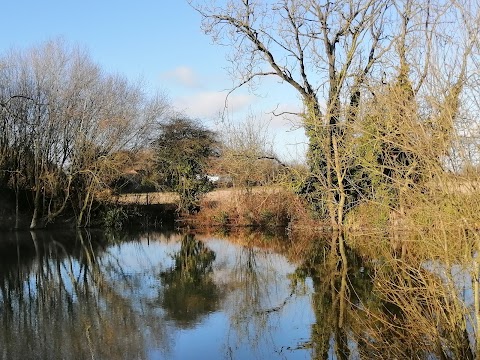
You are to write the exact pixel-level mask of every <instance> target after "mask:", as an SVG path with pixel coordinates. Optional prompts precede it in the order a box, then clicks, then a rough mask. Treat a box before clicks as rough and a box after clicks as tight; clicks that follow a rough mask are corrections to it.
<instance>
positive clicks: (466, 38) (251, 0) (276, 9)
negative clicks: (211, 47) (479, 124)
mask: <svg viewBox="0 0 480 360" xmlns="http://www.w3.org/2000/svg"><path fill="white" fill-rule="evenodd" d="M189 3H190V4H191V5H192V6H193V7H194V8H195V9H196V10H197V11H198V12H199V13H200V14H201V15H202V17H203V25H202V28H203V30H204V31H205V33H207V34H209V35H211V36H212V37H213V39H214V40H215V41H216V42H217V43H220V44H226V45H229V46H231V49H232V52H231V57H230V60H231V63H232V68H231V69H230V70H231V72H232V75H233V76H234V77H235V78H236V79H237V81H238V82H237V86H236V87H235V88H234V89H233V90H232V91H234V90H235V89H236V88H238V87H241V86H243V85H246V84H252V83H255V82H256V81H257V80H259V79H260V78H262V77H265V76H275V77H277V78H280V79H281V80H282V82H283V83H285V84H287V85H289V86H291V87H293V88H294V89H295V90H296V91H297V92H298V94H299V96H300V98H301V99H302V101H303V103H304V106H305V112H304V113H303V114H300V115H301V116H302V117H303V119H304V127H305V131H306V134H307V136H308V138H309V151H308V162H309V165H310V170H311V175H310V179H309V181H307V182H306V184H305V186H304V189H303V190H304V192H305V193H307V194H308V196H309V198H310V200H311V201H312V203H313V204H317V205H318V206H317V208H318V209H320V208H322V207H323V208H325V215H326V216H327V217H328V218H329V219H330V223H331V226H332V227H333V228H338V227H341V226H342V224H343V222H344V215H345V210H348V209H350V208H352V207H353V206H354V205H355V204H356V203H358V202H359V201H362V200H363V199H366V198H368V197H369V196H370V194H369V184H370V180H369V179H367V181H365V180H366V179H365V178H364V177H363V175H362V168H363V167H364V166H365V164H362V163H361V162H359V145H358V139H359V138H360V137H361V136H362V134H364V133H365V129H362V125H361V123H362V122H364V121H365V120H366V119H369V118H370V120H371V119H372V118H371V117H369V112H371V111H372V110H373V111H374V112H375V111H377V110H378V112H379V116H378V117H377V118H376V119H375V120H374V121H373V126H374V127H376V126H377V125H378V126H379V127H380V128H381V127H383V126H384V125H382V122H383V115H382V110H381V109H376V108H375V107H376V106H379V105H381V102H380V103H379V102H376V101H377V98H378V96H384V95H385V94H390V95H391V99H394V100H393V101H394V102H395V101H396V102H397V105H396V106H395V107H390V109H391V110H393V111H394V112H396V113H395V114H393V113H392V114H387V115H388V116H390V117H389V118H390V119H392V121H397V122H398V124H399V128H403V129H404V130H405V129H406V128H408V124H409V123H410V124H414V123H415V125H412V126H413V127H410V128H409V130H405V131H406V132H405V133H404V135H405V137H404V138H408V141H409V143H405V144H404V148H402V147H399V148H398V150H399V151H400V152H402V153H403V154H404V155H405V154H407V153H408V151H410V150H411V148H412V147H416V146H417V145H418V144H421V143H422V141H421V140H419V139H420V138H419V137H418V136H417V135H416V131H417V130H419V129H421V130H422V131H423V133H424V134H425V135H428V136H426V137H425V136H424V137H423V140H428V141H426V142H425V143H428V144H432V141H433V140H434V138H435V137H436V136H437V137H438V136H442V137H444V139H443V140H445V141H443V140H442V141H443V143H444V144H443V145H442V146H443V148H442V149H437V150H438V151H437V152H436V153H434V152H430V153H429V156H432V157H433V158H434V160H435V161H436V162H437V163H440V162H441V161H443V160H442V158H441V157H442V156H443V155H444V154H445V153H446V152H447V149H450V148H451V146H452V145H451V142H449V141H447V138H451V130H452V129H453V125H452V124H453V123H454V122H455V121H456V119H457V116H456V113H457V110H455V108H456V107H457V108H458V106H459V104H460V102H459V101H460V97H461V95H462V93H463V92H464V88H463V85H464V83H465V80H466V79H467V78H468V75H467V71H468V67H469V64H471V62H472V57H471V50H472V46H473V43H474V41H475V40H474V39H475V37H474V36H473V35H472V34H475V33H476V32H475V29H477V26H476V25H472V24H475V21H473V22H472V21H470V20H474V19H472V18H470V16H471V15H468V14H471V13H472V11H473V13H477V12H478V9H475V6H474V5H472V4H470V5H468V4H467V2H465V3H461V2H458V1H450V0H446V1H435V2H426V3H425V2H421V1H415V0H391V1H382V2H380V1H374V0H362V1H351V0H336V1H333V2H331V1H317V0H279V1H261V0H241V1H240V0H230V1H227V2H219V1H212V2H206V1H200V0H198V1H195V0H190V1H189ZM467 5H468V6H467ZM469 6H470V7H469ZM467 9H468V10H469V11H470V12H469V11H467ZM476 24H478V22H477V23H476ZM455 29H456V30H455ZM389 89H390V90H389ZM433 99H436V100H437V101H436V102H434V101H432V100H433ZM442 109H443V110H442ZM442 114H443V115H442ZM432 115H434V116H432ZM388 116H387V117H388ZM393 119H396V120H393ZM389 121H390V120H388V121H387V122H389ZM428 122H430V123H431V124H432V126H431V127H430V128H429V129H427V127H426V124H427V123H428ZM405 124H407V126H406V127H405ZM415 128H417V129H416V130H415ZM402 131H403V130H402ZM434 133H435V134H434ZM384 135H386V134H384ZM389 136H390V135H389ZM381 141H383V143H385V144H387V143H388V142H389V141H391V137H390V138H388V136H387V137H385V138H384V139H382V140H381ZM408 141H407V142H408ZM389 146H390V145H389ZM392 147H394V146H391V148H392ZM423 148H425V146H424V147H423ZM430 148H432V147H431V146H430ZM404 150H405V151H404ZM407 150H408V151H407ZM384 155H385V156H390V158H388V159H385V161H387V162H390V165H389V166H399V167H400V168H402V167H404V166H405V164H404V163H403V162H402V161H397V160H399V157H398V156H397V155H398V154H395V151H394V152H388V151H387V152H386V153H384ZM372 160H373V159H372ZM374 162H375V163H376V162H377V159H374ZM414 162H415V161H411V164H413V163H414ZM431 163H433V161H432V162H431ZM416 166H417V167H416V168H415V167H410V169H409V170H407V169H404V170H402V171H400V173H401V174H400V173H397V175H398V176H400V178H405V176H407V174H408V172H409V171H410V172H414V171H416V169H418V168H419V167H420V166H421V165H420V164H419V163H418V162H417V164H416ZM398 176H397V180H398V179H400V178H398ZM405 179H406V180H405V181H403V180H402V181H400V182H402V184H403V185H402V186H404V185H405V184H406V183H408V181H410V180H411V179H412V177H411V176H410V175H408V176H407V177H406V178H405ZM408 179H410V180H408ZM370 185H371V184H370ZM323 204H324V206H323Z"/></svg>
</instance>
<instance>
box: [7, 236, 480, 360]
mask: <svg viewBox="0 0 480 360" xmlns="http://www.w3.org/2000/svg"><path fill="white" fill-rule="evenodd" d="M409 239H411V238H409ZM0 240H1V241H0V359H4V360H7V359H8V360H15V359H22V360H23V359H340V360H343V359H352V360H353V359H394V358H395V359H411V358H415V359H475V358H477V359H478V358H480V357H479V356H478V355H479V354H480V349H479V347H478V346H477V344H480V341H479V331H478V325H479V324H480V315H478V314H480V300H479V299H480V296H479V295H480V290H479V286H478V274H479V271H480V270H479V269H480V265H479V264H478V262H477V261H473V262H472V261H471V260H468V259H467V258H468V257H467V256H466V253H465V251H464V250H462V252H461V253H459V254H460V255H461V256H459V257H458V259H460V260H461V259H463V258H465V259H467V260H468V261H465V262H464V263H462V262H461V261H460V260H458V261H457V260H455V261H450V260H452V259H454V258H453V257H452V254H453V253H452V252H449V253H448V254H449V257H448V258H445V259H450V260H449V261H448V262H447V261H441V260H440V259H439V258H436V259H435V260H428V256H427V257H425V258H420V257H419V255H418V251H417V253H415V256H412V257H411V258H410V260H408V257H405V258H399V257H398V256H397V255H396V253H395V252H394V251H393V252H392V251H391V247H388V246H383V245H384V244H388V242H389V241H390V240H389V239H381V238H368V239H367V241H366V243H365V244H366V247H365V248H364V250H363V255H362V256H360V255H359V254H358V252H356V251H355V250H353V248H350V247H347V248H345V251H343V252H342V251H341V253H338V252H337V250H338V248H336V247H335V249H336V250H335V251H332V250H331V249H332V247H331V246H328V244H329V243H330V244H333V243H335V241H336V242H337V244H338V243H339V240H340V239H339V238H335V237H334V236H332V238H331V239H316V240H313V241H312V240H311V239H309V240H308V241H305V242H303V243H302V242H300V243H297V242H295V241H293V240H291V239H286V238H284V237H275V236H272V235H266V234H256V233H247V234H242V235H230V236H219V235H200V234H194V233H178V232H174V231H162V232H143V233H139V232H124V233H113V232H104V231H100V230H98V231H37V232H9V233H2V234H0ZM351 243H355V242H354V241H353V242H351ZM382 244H383V245H382ZM379 246H381V247H383V248H384V249H387V251H386V252H382V251H381V250H380V248H379ZM373 247H377V248H376V249H375V251H374V254H375V255H374V257H370V258H369V257H368V256H366V255H365V253H366V252H368V249H372V248H373ZM459 249H461V248H459ZM357 251H358V248H357ZM473 255H474V256H475V259H476V256H477V255H476V253H473Z"/></svg>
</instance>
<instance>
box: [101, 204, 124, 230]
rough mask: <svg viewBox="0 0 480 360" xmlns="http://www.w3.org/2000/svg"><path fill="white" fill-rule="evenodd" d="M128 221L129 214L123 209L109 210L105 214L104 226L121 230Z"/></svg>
mask: <svg viewBox="0 0 480 360" xmlns="http://www.w3.org/2000/svg"><path fill="white" fill-rule="evenodd" d="M127 220H128V214H127V213H126V212H125V210H124V209H123V208H121V207H114V208H109V209H107V210H106V211H105V213H104V214H103V224H104V225H105V227H107V228H113V229H117V230H120V229H122V228H123V225H124V224H125V223H126V222H127Z"/></svg>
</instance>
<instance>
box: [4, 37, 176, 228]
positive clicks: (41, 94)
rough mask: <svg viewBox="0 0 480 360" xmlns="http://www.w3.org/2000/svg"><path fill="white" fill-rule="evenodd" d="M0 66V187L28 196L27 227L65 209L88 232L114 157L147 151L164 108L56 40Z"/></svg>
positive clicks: (164, 104)
mask: <svg viewBox="0 0 480 360" xmlns="http://www.w3.org/2000/svg"><path fill="white" fill-rule="evenodd" d="M0 62H1V63H2V64H5V66H4V67H2V68H1V69H0V110H1V112H0V123H1V124H2V125H1V127H2V128H3V130H4V132H3V135H2V138H1V140H0V151H1V155H0V158H1V159H3V161H2V173H3V177H4V185H5V184H6V185H7V186H12V187H13V188H14V190H15V191H16V193H17V195H18V193H19V191H20V190H23V191H25V192H31V193H32V198H33V201H32V204H33V209H32V220H31V224H30V227H31V228H36V227H42V226H45V225H46V224H48V223H49V222H51V221H53V220H54V219H55V218H56V217H57V216H58V215H60V214H62V213H63V212H64V210H65V208H66V207H67V206H69V207H70V209H72V210H73V211H74V212H75V215H76V219H77V225H78V226H84V225H87V224H88V222H89V217H88V214H89V212H90V209H91V207H92V204H93V201H94V198H95V196H96V195H97V194H98V193H99V192H100V191H101V190H103V189H106V188H107V185H108V183H109V181H110V179H111V177H112V176H114V175H115V174H116V173H118V172H119V171H120V169H122V164H121V163H119V161H118V157H116V156H115V154H116V153H118V152H119V151H121V150H131V151H134V150H136V149H138V148H140V147H141V146H142V145H143V146H144V145H148V144H149V143H150V141H151V140H152V138H151V137H152V136H154V133H155V129H156V124H157V122H158V120H159V119H160V118H161V117H162V116H163V115H164V114H165V113H166V112H167V110H168V102H167V101H166V99H165V97H163V96H161V95H159V96H157V97H153V98H150V97H147V96H146V94H145V93H144V92H143V90H142V88H141V87H140V86H139V85H138V84H132V83H131V82H129V81H127V80H126V79H125V78H123V77H121V76H118V75H109V74H105V73H103V71H102V70H101V69H100V68H99V66H98V65H96V64H95V63H94V62H93V61H92V60H91V59H90V57H89V55H88V54H87V53H86V52H85V51H83V50H81V49H79V48H76V47H71V46H68V45H67V44H66V43H64V42H62V41H59V40H57V41H49V42H46V43H44V44H41V45H39V46H37V47H33V48H31V49H27V50H24V51H12V52H10V53H9V54H6V55H4V56H3V57H2V58H1V60H0Z"/></svg>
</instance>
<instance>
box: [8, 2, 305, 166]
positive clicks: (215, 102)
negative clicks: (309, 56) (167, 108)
mask: <svg viewBox="0 0 480 360" xmlns="http://www.w3.org/2000/svg"><path fill="white" fill-rule="evenodd" d="M2 14H3V16H2V21H1V22H0V33H1V34H2V36H0V53H1V54H3V53H5V52H7V51H8V50H9V49H11V48H12V47H13V48H19V49H26V48H29V47H31V46H35V45H38V44H41V43H42V42H45V41H48V40H51V39H56V38H62V39H64V40H65V41H67V42H68V43H71V44H75V45H80V46H83V47H85V48H86V49H87V50H88V52H89V53H90V55H91V57H92V59H93V61H94V62H96V63H98V64H99V65H100V66H101V67H102V68H103V69H104V70H105V71H108V72H112V73H119V74H122V75H124V76H126V77H128V78H129V79H131V80H132V81H137V80H139V79H141V80H142V81H143V82H144V83H145V86H146V88H147V89H148V91H151V92H152V93H153V92H155V91H157V90H159V91H162V92H165V93H166V94H167V96H168V97H169V99H170V101H171V102H172V103H173V105H174V106H175V108H176V109H177V110H179V111H181V112H183V113H185V114H186V115H188V116H190V117H192V118H196V119H200V120H201V121H202V122H203V123H204V124H205V125H206V126H208V127H210V128H214V129H215V128H216V127H217V126H218V124H219V120H220V118H219V114H220V113H221V112H223V110H224V104H225V97H226V94H227V92H228V90H230V89H231V88H232V86H233V84H234V82H233V79H232V78H231V77H230V75H229V74H228V72H227V70H226V68H227V67H228V66H229V63H228V62H227V60H226V55H227V54H228V51H229V49H228V47H225V46H219V45H215V44H213V43H212V40H211V39H210V38H209V37H208V36H207V35H205V34H203V32H202V31H201V28H200V24H201V18H200V15H199V14H198V13H197V12H196V11H194V10H193V9H192V8H191V7H190V6H189V5H188V4H187V1H186V0H137V1H125V0H116V1H113V0H96V1H94V0H82V1H69V0H43V1H39V0H23V1H22V0H19V1H5V2H4V3H3V4H2ZM300 105H301V102H300V101H299V99H298V98H297V97H296V95H295V93H294V92H293V91H291V90H289V89H288V87H287V86H285V85H283V84H280V83H278V82H277V81H274V80H272V79H270V80H266V81H265V82H264V83H263V85H262V86H260V87H259V88H258V89H257V90H256V91H255V93H251V92H249V91H248V89H247V88H245V89H240V90H237V91H235V92H234V93H233V94H232V95H230V97H229V101H228V108H227V114H228V115H227V117H228V119H229V121H232V122H237V123H238V122H243V121H244V120H245V119H247V118H248V117H254V118H255V119H256V120H255V121H259V122H261V123H262V124H264V125H265V124H268V137H269V138H270V139H271V141H272V143H273V144H274V151H275V152H276V154H277V156H279V157H280V158H281V159H282V160H283V161H287V162H288V161H303V160H304V156H305V147H306V138H305V135H304V131H303V129H301V128H298V126H297V124H295V123H294V121H293V122H292V119H286V118H282V117H278V116H273V115H272V111H274V110H275V109H282V110H287V109H288V110H298V109H299V108H300ZM263 127H265V126H263Z"/></svg>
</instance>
